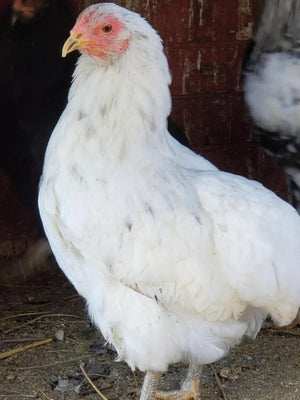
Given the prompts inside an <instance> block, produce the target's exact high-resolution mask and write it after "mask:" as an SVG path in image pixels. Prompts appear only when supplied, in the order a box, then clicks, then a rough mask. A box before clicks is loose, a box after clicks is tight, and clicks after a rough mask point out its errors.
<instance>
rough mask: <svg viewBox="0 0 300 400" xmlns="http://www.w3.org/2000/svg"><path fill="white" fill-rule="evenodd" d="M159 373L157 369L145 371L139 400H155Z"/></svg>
mask: <svg viewBox="0 0 300 400" xmlns="http://www.w3.org/2000/svg"><path fill="white" fill-rule="evenodd" d="M160 375H161V372H157V371H147V372H146V375H145V378H144V383H143V387H142V393H141V397H140V400H155V393H156V391H157V387H158V381H159V378H160Z"/></svg>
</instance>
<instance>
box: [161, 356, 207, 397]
mask: <svg viewBox="0 0 300 400" xmlns="http://www.w3.org/2000/svg"><path fill="white" fill-rule="evenodd" d="M201 372H202V366H200V365H197V364H194V363H191V364H190V365H189V369H188V372H187V375H186V378H185V380H184V382H183V384H182V385H181V389H180V390H175V391H172V392H157V393H156V395H155V398H156V399H159V400H199V399H200V378H201Z"/></svg>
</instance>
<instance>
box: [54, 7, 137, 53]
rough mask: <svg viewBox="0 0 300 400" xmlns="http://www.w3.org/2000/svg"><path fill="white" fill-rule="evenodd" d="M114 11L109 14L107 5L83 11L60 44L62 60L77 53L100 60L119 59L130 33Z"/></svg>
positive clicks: (110, 10) (109, 9)
mask: <svg viewBox="0 0 300 400" xmlns="http://www.w3.org/2000/svg"><path fill="white" fill-rule="evenodd" d="M116 7H117V6H116ZM118 9H119V7H118V8H116V12H112V10H113V11H114V9H112V5H111V4H110V5H109V7H107V8H106V7H105V6H103V4H102V7H101V8H99V7H98V5H97V4H96V5H93V6H90V7H88V8H87V9H86V10H85V11H83V12H82V13H81V14H80V15H79V17H78V19H77V22H76V24H75V26H74V27H73V29H72V30H71V31H70V36H69V38H68V39H67V41H66V42H65V44H64V47H63V51H62V55H63V57H65V56H66V55H67V54H68V53H70V52H72V51H74V50H77V49H78V50H80V51H81V52H82V53H86V54H88V55H89V56H96V57H100V58H102V59H106V58H113V57H118V56H119V55H121V54H122V53H123V52H124V51H125V50H126V48H127V46H128V42H129V37H130V30H129V29H128V27H127V26H126V24H124V22H122V21H121V18H120V16H119V15H118Z"/></svg>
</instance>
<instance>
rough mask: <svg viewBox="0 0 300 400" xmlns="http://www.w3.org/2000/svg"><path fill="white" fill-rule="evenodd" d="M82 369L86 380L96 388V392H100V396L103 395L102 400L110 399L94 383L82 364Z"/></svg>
mask: <svg viewBox="0 0 300 400" xmlns="http://www.w3.org/2000/svg"><path fill="white" fill-rule="evenodd" d="M80 369H81V371H82V373H83V375H84V377H85V378H86V380H87V381H88V383H89V384H90V385H91V386H92V388H93V389H94V390H95V392H96V393H98V394H99V396H100V397H101V399H102V400H108V399H107V397H105V396H104V394H102V393H101V392H100V390H99V389H98V388H97V386H96V385H95V384H94V383H93V381H92V380H91V379H90V378H89V376H88V374H87V373H86V371H85V369H84V368H83V366H82V365H80Z"/></svg>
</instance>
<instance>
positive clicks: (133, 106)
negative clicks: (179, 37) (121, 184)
mask: <svg viewBox="0 0 300 400" xmlns="http://www.w3.org/2000/svg"><path fill="white" fill-rule="evenodd" d="M129 64H130V67H129ZM169 81H170V78H169V71H168V70H167V69H166V68H155V67H153V66H152V65H144V66H143V67H142V68H139V67H138V65H137V64H136V63H135V62H134V60H133V61H132V63H129V62H128V60H125V61H124V62H123V63H116V64H114V65H109V66H107V67H105V65H97V62H95V60H93V59H90V58H89V57H87V56H82V57H81V58H80V60H79V63H78V65H77V68H76V70H75V79H74V83H73V86H72V88H71V90H70V96H69V105H68V107H69V109H70V110H72V113H73V116H72V118H73V119H74V118H75V119H78V120H81V123H82V126H83V128H84V127H85V129H83V131H84V132H85V134H86V135H87V136H88V137H87V138H86V139H85V140H90V139H92V140H94V143H95V146H99V147H100V148H101V152H102V153H103V154H104V155H105V157H107V158H112V159H115V158H117V159H119V160H122V159H126V158H127V157H131V156H133V157H137V156H138V154H140V153H144V151H143V150H147V152H149V151H151V149H152V150H155V151H157V150H162V151H164V147H165V148H166V149H167V147H168V145H167V142H168V132H167V117H168V115H169V112H170V108H171V100H170V93H169V87H168V84H169ZM84 120H86V123H85V124H84Z"/></svg>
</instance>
